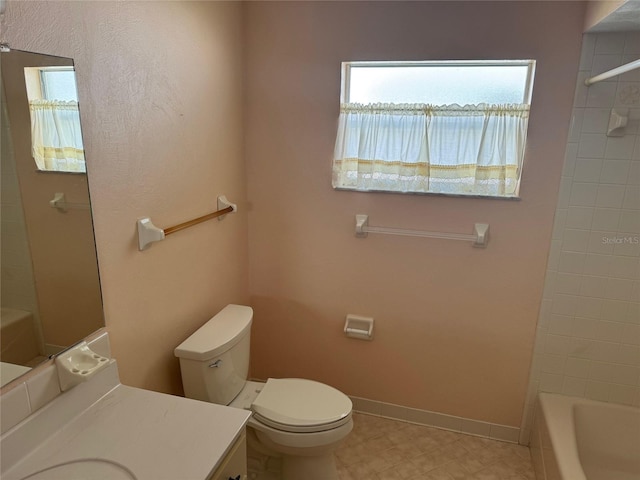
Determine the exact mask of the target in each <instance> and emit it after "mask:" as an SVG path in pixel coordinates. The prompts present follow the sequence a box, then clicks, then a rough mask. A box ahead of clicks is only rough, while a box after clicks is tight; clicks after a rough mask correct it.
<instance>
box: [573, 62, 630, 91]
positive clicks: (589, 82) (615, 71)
mask: <svg viewBox="0 0 640 480" xmlns="http://www.w3.org/2000/svg"><path fill="white" fill-rule="evenodd" d="M636 68H640V59H638V60H634V61H633V62H629V63H627V64H625V65H621V66H619V67H617V68H614V69H612V70H609V71H608V72H604V73H601V74H600V75H596V76H595V77H591V78H587V79H586V80H585V81H584V84H585V85H586V86H587V87H588V86H589V85H593V84H594V83H597V82H601V81H602V80H606V79H607V78H611V77H615V76H616V75H621V74H623V73H625V72H628V71H630V70H634V69H636Z"/></svg>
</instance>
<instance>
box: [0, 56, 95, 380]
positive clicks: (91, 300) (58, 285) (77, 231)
mask: <svg viewBox="0 0 640 480" xmlns="http://www.w3.org/2000/svg"><path fill="white" fill-rule="evenodd" d="M0 68H1V77H2V89H1V90H2V112H1V114H2V123H1V130H2V131H1V134H2V137H1V143H0V149H1V154H2V158H1V165H0V166H1V171H0V174H1V176H0V179H1V184H0V187H1V188H0V200H1V206H2V215H1V216H0V226H1V234H2V237H1V240H0V242H1V243H0V246H1V258H0V269H1V284H0V285H1V292H0V293H1V294H0V303H1V305H0V306H1V310H0V343H1V349H0V362H1V363H0V365H1V366H2V371H1V372H0V384H2V385H4V384H6V383H8V382H9V381H11V380H13V379H14V378H17V377H18V376H20V375H21V374H22V373H26V371H28V370H29V369H30V368H32V367H34V366H36V365H38V364H39V363H41V362H42V361H44V360H46V359H47V358H49V357H51V356H52V355H55V354H56V353H59V352H60V351H62V350H64V349H66V348H67V347H69V346H71V345H74V344H75V343H77V342H79V341H80V340H82V339H83V338H85V337H86V336H88V335H90V334H91V333H93V332H95V331H96V330H98V329H99V328H101V327H103V326H104V318H103V312H102V297H101V292H100V279H99V276H98V263H97V256H96V250H95V240H94V235H93V223H92V218H91V208H90V203H89V188H88V183H87V176H86V173H85V167H84V165H85V163H84V162H85V159H84V147H83V144H82V135H81V131H80V117H79V112H78V105H77V90H76V89H75V72H74V70H73V60H71V59H69V58H61V57H54V56H50V55H42V54H37V53H30V52H22V51H17V50H11V51H2V53H1V54H0ZM55 72H62V73H61V74H60V75H59V76H58V75H55ZM65 92H66V93H65ZM73 95H75V96H76V97H75V99H74V98H73ZM42 115H56V117H55V119H54V120H50V119H49V120H46V119H45V120H43V119H42V118H37V117H38V116H42ZM57 115H60V116H57ZM65 115H66V116H67V117H69V118H67V117H64V116H65ZM71 117H73V118H71ZM43 122H44V123H43ZM46 122H50V123H52V124H55V128H57V129H58V130H56V131H54V132H53V133H52V132H51V131H49V130H48V129H49V128H50V125H49V124H47V123H46ZM56 142H57V143H56Z"/></svg>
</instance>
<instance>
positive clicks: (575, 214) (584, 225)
mask: <svg viewBox="0 0 640 480" xmlns="http://www.w3.org/2000/svg"><path fill="white" fill-rule="evenodd" d="M593 210H594V209H593V207H569V208H567V218H566V221H565V227H566V228H578V229H583V230H588V229H589V228H591V222H592V220H593Z"/></svg>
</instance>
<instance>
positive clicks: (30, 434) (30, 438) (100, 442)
mask: <svg viewBox="0 0 640 480" xmlns="http://www.w3.org/2000/svg"><path fill="white" fill-rule="evenodd" d="M51 368H56V366H55V365H51ZM3 404H4V402H3ZM3 406H5V405H3ZM9 407H10V406H9ZM249 416H250V412H248V411H245V410H240V409H236V408H230V407H225V406H220V405H215V404H212V403H207V402H200V401H196V400H190V399H186V398H183V397H177V396H172V395H166V394H162V393H156V392H151V391H147V390H142V389H139V388H133V387H128V386H125V385H122V384H121V383H120V380H119V377H118V368H117V363H116V361H115V360H110V361H109V363H108V365H106V367H105V368H103V369H101V370H100V372H98V373H97V374H96V375H95V376H93V377H92V378H91V379H90V380H88V381H86V382H83V383H80V384H79V385H76V386H74V387H72V388H70V389H69V390H67V391H65V392H62V393H60V394H59V395H58V396H56V397H55V398H54V399H53V400H51V401H50V402H49V403H47V404H46V405H44V406H43V407H42V408H40V409H38V410H36V411H35V412H33V413H32V414H31V415H29V416H28V417H26V418H25V419H24V420H22V421H21V422H19V423H18V424H16V425H15V426H14V427H12V428H10V429H9V430H8V431H6V432H5V433H4V434H3V435H2V437H1V439H0V448H1V453H2V464H1V469H0V477H2V478H3V480H27V479H29V480H53V479H55V480H57V479H61V478H64V479H73V478H83V479H91V480H146V479H149V480H162V479H167V480H182V479H184V480H229V479H233V480H236V479H240V480H244V479H245V478H246V474H247V470H246V444H245V425H246V422H247V420H248V419H249Z"/></svg>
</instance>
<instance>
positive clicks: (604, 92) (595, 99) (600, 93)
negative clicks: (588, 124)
mask: <svg viewBox="0 0 640 480" xmlns="http://www.w3.org/2000/svg"><path fill="white" fill-rule="evenodd" d="M590 76H591V75H585V80H586V78H588V77H590ZM580 89H582V87H580ZM616 89H617V84H616V83H615V82H607V81H604V82H599V83H594V84H593V85H590V86H588V87H587V86H585V87H584V93H585V94H586V100H585V102H584V103H583V105H582V106H586V107H588V108H612V107H613V105H614V103H615V101H616ZM580 93H581V94H582V91H581V92H580ZM576 106H578V105H576Z"/></svg>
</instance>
